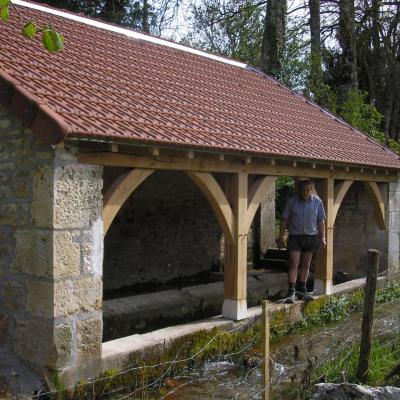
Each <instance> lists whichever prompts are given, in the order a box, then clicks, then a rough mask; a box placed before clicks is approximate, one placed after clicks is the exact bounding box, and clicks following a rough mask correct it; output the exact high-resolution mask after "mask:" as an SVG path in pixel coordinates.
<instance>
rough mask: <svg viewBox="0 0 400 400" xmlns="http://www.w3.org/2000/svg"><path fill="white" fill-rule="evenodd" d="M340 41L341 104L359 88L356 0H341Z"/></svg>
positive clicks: (339, 94)
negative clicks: (349, 94) (351, 91)
mask: <svg viewBox="0 0 400 400" xmlns="http://www.w3.org/2000/svg"><path fill="white" fill-rule="evenodd" d="M338 41H339V45H340V47H341V49H342V56H341V67H342V83H341V85H340V87H339V93H338V97H339V98H338V100H339V104H341V103H343V102H344V101H346V97H347V95H348V93H349V91H350V90H357V89H358V78H357V52H356V43H355V12H354V0H339V30H338Z"/></svg>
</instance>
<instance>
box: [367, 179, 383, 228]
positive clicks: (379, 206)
mask: <svg viewBox="0 0 400 400" xmlns="http://www.w3.org/2000/svg"><path fill="white" fill-rule="evenodd" d="M364 185H365V187H366V189H367V190H368V193H369V194H370V195H371V198H372V201H373V204H374V207H375V215H376V218H377V221H378V226H379V229H382V230H386V218H385V202H384V200H383V197H382V194H381V191H380V190H379V186H378V185H377V184H376V183H375V182H364Z"/></svg>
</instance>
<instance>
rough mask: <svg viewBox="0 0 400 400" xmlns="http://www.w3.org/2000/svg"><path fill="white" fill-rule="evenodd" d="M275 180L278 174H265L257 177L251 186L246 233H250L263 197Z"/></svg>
mask: <svg viewBox="0 0 400 400" xmlns="http://www.w3.org/2000/svg"><path fill="white" fill-rule="evenodd" d="M275 180H276V176H264V177H262V178H259V179H257V180H256V181H255V182H254V183H253V185H252V186H251V188H250V192H249V196H248V199H249V200H248V201H249V205H248V208H247V218H246V229H245V231H246V233H248V232H249V230H250V226H251V223H252V222H253V219H254V216H255V214H256V212H257V209H258V207H259V206H260V203H261V201H262V199H263V197H264V196H265V193H266V192H267V191H268V190H269V189H270V188H271V186H272V185H273V184H274V183H275Z"/></svg>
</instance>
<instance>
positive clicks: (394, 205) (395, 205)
mask: <svg viewBox="0 0 400 400" xmlns="http://www.w3.org/2000/svg"><path fill="white" fill-rule="evenodd" d="M391 211H400V192H389V212H391Z"/></svg>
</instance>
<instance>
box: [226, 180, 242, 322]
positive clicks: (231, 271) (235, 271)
mask: <svg viewBox="0 0 400 400" xmlns="http://www.w3.org/2000/svg"><path fill="white" fill-rule="evenodd" d="M225 193H226V195H227V198H228V199H229V200H230V202H231V204H232V210H233V216H234V220H235V224H234V229H235V230H234V235H235V239H236V240H235V242H234V243H233V244H230V243H228V242H225V254H224V305H223V308H222V315H223V316H224V317H226V318H231V319H235V320H239V319H243V318H246V315H247V302H246V296H247V232H246V218H247V196H248V174H247V173H246V172H239V173H237V174H234V175H231V176H228V177H227V178H226V186H225Z"/></svg>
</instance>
